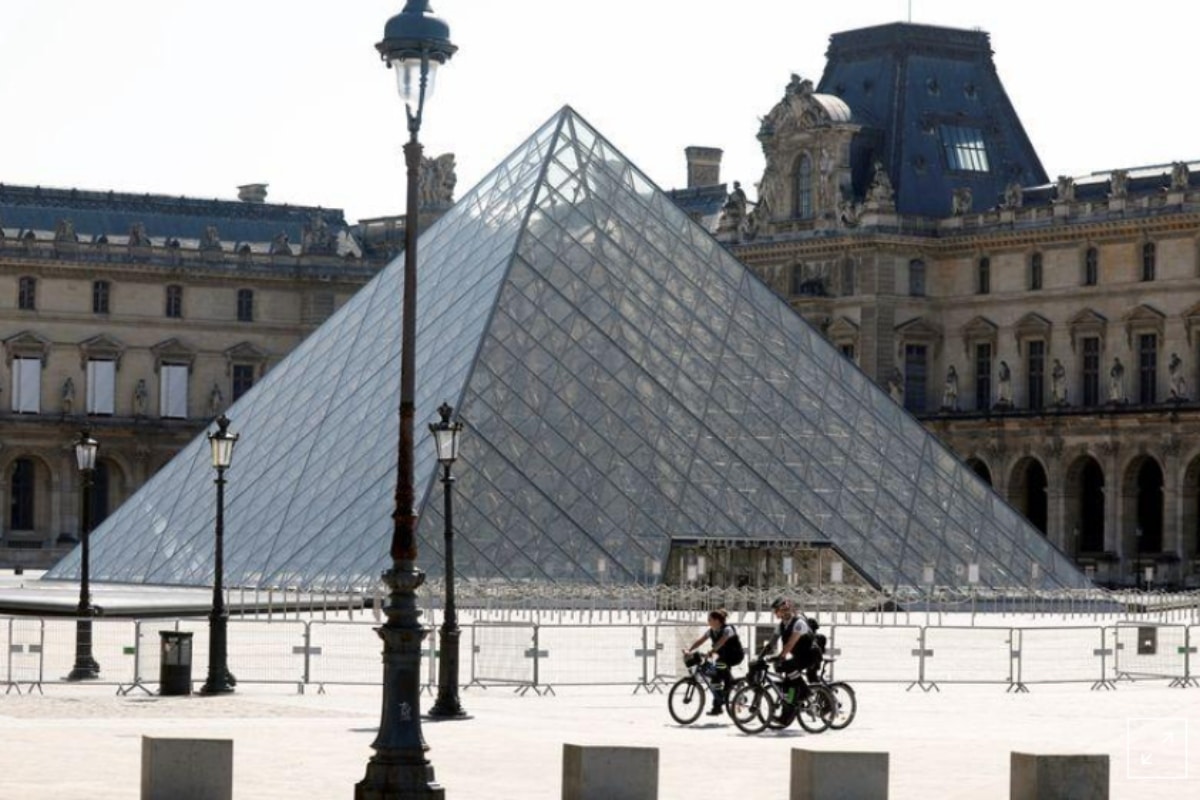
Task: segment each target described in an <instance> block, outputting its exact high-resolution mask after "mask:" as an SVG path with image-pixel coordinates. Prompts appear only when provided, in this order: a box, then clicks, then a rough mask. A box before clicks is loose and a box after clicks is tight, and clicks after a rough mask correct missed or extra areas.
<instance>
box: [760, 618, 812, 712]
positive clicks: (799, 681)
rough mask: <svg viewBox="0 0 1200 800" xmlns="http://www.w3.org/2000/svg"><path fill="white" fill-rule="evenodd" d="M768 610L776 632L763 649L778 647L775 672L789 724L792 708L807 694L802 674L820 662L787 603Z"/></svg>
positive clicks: (800, 620)
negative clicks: (781, 679)
mask: <svg viewBox="0 0 1200 800" xmlns="http://www.w3.org/2000/svg"><path fill="white" fill-rule="evenodd" d="M771 610H772V611H774V612H775V618H776V619H778V620H779V628H778V629H777V630H776V632H775V635H774V637H772V639H771V642H770V644H768V645H767V648H765V649H770V648H772V647H774V646H775V642H777V641H778V642H779V643H780V650H779V660H778V662H777V664H776V667H775V669H776V671H778V672H779V674H780V675H782V676H783V693H784V697H783V700H784V709H783V713H784V717H785V719H788V720H789V721H790V720H791V719H792V718H794V717H795V714H796V707H797V705H798V704H799V703H800V702H802V701H803V700H804V699H805V698H806V697H808V694H809V688H808V684H807V683H805V682H804V670H805V669H807V668H808V667H810V666H812V664H813V662H814V660H816V659H819V658H820V654H819V653H817V652H816V650H815V648H814V646H813V633H812V630H811V629H810V628H809V627H808V623H807V622H806V621H805V619H804V617H802V616H800V615H799V614H797V613H796V608H795V606H794V605H792V601H791V600H787V599H785V598H783V597H780V598H777V599H776V600H775V602H773V603H771Z"/></svg>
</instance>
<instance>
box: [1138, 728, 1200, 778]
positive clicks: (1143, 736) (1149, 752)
mask: <svg viewBox="0 0 1200 800" xmlns="http://www.w3.org/2000/svg"><path fill="white" fill-rule="evenodd" d="M1126 725H1127V727H1126V737H1125V738H1126V747H1125V776H1126V777H1127V778H1129V779H1130V780H1186V779H1187V778H1188V721H1187V720H1186V719H1180V718H1141V719H1138V718H1134V719H1130V720H1128V721H1127V723H1126Z"/></svg>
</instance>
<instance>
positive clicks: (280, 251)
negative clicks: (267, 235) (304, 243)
mask: <svg viewBox="0 0 1200 800" xmlns="http://www.w3.org/2000/svg"><path fill="white" fill-rule="evenodd" d="M269 252H270V254H271V255H273V256H290V255H291V254H292V245H291V244H290V243H289V242H288V235H287V233H286V232H284V231H280V232H279V233H277V234H275V238H274V239H272V240H271V249H270V251H269Z"/></svg>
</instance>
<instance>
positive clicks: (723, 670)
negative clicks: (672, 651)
mask: <svg viewBox="0 0 1200 800" xmlns="http://www.w3.org/2000/svg"><path fill="white" fill-rule="evenodd" d="M728 618H729V613H728V612H727V611H725V609H723V608H721V609H718V610H716V611H711V612H709V614H708V630H707V631H705V633H704V635H702V636H701V637H700V638H699V639H697V640H696V641H694V642H692V646H691V647H689V648H687V649H686V650H684V651H683V654H684V655H687V654H688V653H690V652H692V651H693V650H695V649H696V648H697V647H699V646H700V645H701V644H703V643H704V640H705V639H707V640H708V641H709V642H710V644H711V649H710V650H709V651H708V657H709V658H712V657H713V656H714V655H715V656H716V657H717V660H716V662H715V663H713V664H712V665H711V667H710V669H711V670H712V671H711V672H710V673H709V676H710V677H711V678H712V680H713V685H714V687H719V688H714V689H713V704H712V708H711V709H710V710H709V712H708V715H709V716H710V717H711V716H716V715H717V714H721V713H723V712H724V710H725V698H726V697H728V696H729V686H730V684H731V683H733V675H732V674H731V673H730V669H731V668H733V667H736V666H737V665H738V664H740V663H742V661H743V659H745V657H746V651H745V649H744V648H743V647H742V641H741V639H739V638H738V634H737V629H736V628H734V627H733V626H732V625H728V624H726V620H727V619H728Z"/></svg>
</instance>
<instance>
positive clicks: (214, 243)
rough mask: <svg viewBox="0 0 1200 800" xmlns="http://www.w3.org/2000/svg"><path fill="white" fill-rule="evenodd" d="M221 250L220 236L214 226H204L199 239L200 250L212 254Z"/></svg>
mask: <svg viewBox="0 0 1200 800" xmlns="http://www.w3.org/2000/svg"><path fill="white" fill-rule="evenodd" d="M220 249H221V235H220V234H219V233H217V226H216V225H205V226H204V235H203V236H201V237H200V250H201V251H202V252H213V251H219V250H220Z"/></svg>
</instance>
